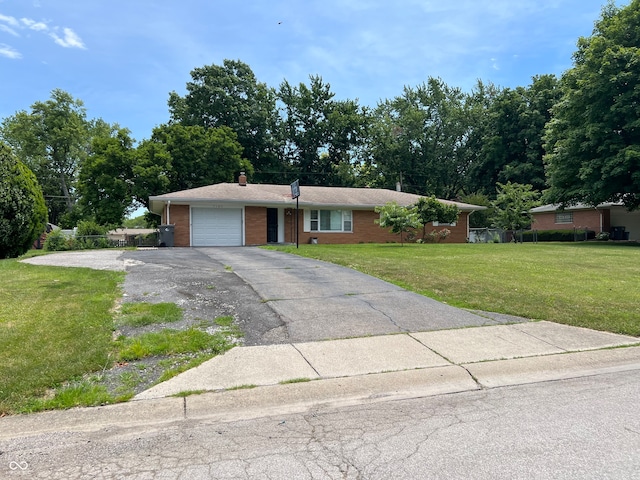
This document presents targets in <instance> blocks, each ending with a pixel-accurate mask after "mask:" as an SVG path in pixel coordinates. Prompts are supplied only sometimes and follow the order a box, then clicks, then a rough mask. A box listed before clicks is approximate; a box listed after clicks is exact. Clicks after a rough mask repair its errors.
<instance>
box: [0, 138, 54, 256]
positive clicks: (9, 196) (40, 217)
mask: <svg viewBox="0 0 640 480" xmlns="http://www.w3.org/2000/svg"><path fill="white" fill-rule="evenodd" d="M46 222H47V207H46V206H45V203H44V197H43V196H42V190H41V188H40V185H39V184H38V181H37V179H36V176H35V175H34V174H33V172H31V170H29V168H28V167H27V166H26V165H25V164H24V163H22V162H21V161H20V160H18V158H17V157H16V156H15V155H14V154H13V152H12V151H11V148H9V146H8V145H5V144H4V143H1V142H0V258H13V257H18V256H20V255H22V254H23V253H25V252H26V251H27V250H29V248H31V246H32V245H33V242H34V241H35V240H36V239H37V238H38V237H39V236H40V235H41V234H42V233H44V231H45V227H46Z"/></svg>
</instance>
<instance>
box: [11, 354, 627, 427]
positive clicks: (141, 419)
mask: <svg viewBox="0 0 640 480" xmlns="http://www.w3.org/2000/svg"><path fill="white" fill-rule="evenodd" d="M628 370H640V347H638V346H632V347H625V348H617V349H609V350H597V351H586V352H574V353H562V354H554V355H547V356H542V357H529V358H514V359H509V360H495V361H487V362H481V363H474V364H465V365H448V366H435V367H429V368H421V369H412V370H404V371H399V372H388V373H375V374H368V375H357V376H351V377H343V378H327V379H320V380H315V381H308V382H301V383H290V384H278V385H269V386H263V387H257V388H251V389H240V390H226V391H222V392H210V393H204V394H201V395H191V396H188V397H184V398H177V397H167V398H160V399H151V400H135V401H132V402H129V403H122V404H117V405H109V406H104V407H95V408H77V409H71V410H66V411H54V412H43V413H37V414H33V415H17V416H12V417H6V418H2V419H0V427H1V429H0V439H2V440H5V439H9V438H16V437H25V436H31V435H36V434H40V433H47V432H77V431H96V430H100V429H102V428H106V427H110V428H114V427H115V428H136V427H140V426H143V425H145V426H148V425H158V426H161V425H162V424H168V423H173V422H179V421H192V420H195V421H199V420H207V421H219V422H227V421H233V420H243V419H251V418H257V417H264V416H275V415H285V414H291V413H301V412H307V411H310V410H312V409H314V408H327V407H338V406H348V405H356V404H363V403H374V402H381V401H391V400H401V399H408V398H419V397H426V396H433V395H443V394H452V393H460V392H467V391H474V390H479V389H490V388H499V387H504V386H510V385H519V384H527V383H537V382H547V381H554V380H562V379H569V378H579V377H584V376H594V375H601V374H605V373H611V372H618V371H628Z"/></svg>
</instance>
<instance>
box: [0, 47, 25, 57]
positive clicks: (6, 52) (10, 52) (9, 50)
mask: <svg viewBox="0 0 640 480" xmlns="http://www.w3.org/2000/svg"><path fill="white" fill-rule="evenodd" d="M0 57H7V58H11V59H14V60H17V59H18V58H22V54H21V53H20V52H18V51H17V50H16V49H14V48H13V47H10V46H9V45H6V44H4V43H0Z"/></svg>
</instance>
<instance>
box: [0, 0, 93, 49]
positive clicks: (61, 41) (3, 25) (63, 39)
mask: <svg viewBox="0 0 640 480" xmlns="http://www.w3.org/2000/svg"><path fill="white" fill-rule="evenodd" d="M0 1H1V0H0ZM24 29H28V30H33V31H36V32H42V33H46V34H48V35H49V36H50V37H51V38H53V40H54V41H55V42H56V43H57V44H58V45H60V46H61V47H64V48H81V49H83V50H84V49H86V47H85V45H84V42H83V41H82V39H81V38H80V36H79V35H78V34H77V33H76V32H74V31H73V30H72V29H70V28H67V27H65V28H63V29H62V35H59V34H58V33H57V32H59V30H60V28H59V27H56V26H52V27H50V26H49V25H48V24H47V22H44V21H36V20H33V19H32V18H26V17H23V18H21V19H20V20H19V21H18V20H17V19H16V18H15V17H10V16H8V15H2V14H0V32H6V33H9V34H10V35H13V36H15V37H19V36H20V34H19V33H18V30H24ZM16 53H17V52H16ZM2 54H3V55H4V56H9V54H8V53H7V51H3V52H2ZM10 58H16V57H10Z"/></svg>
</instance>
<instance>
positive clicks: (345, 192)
mask: <svg viewBox="0 0 640 480" xmlns="http://www.w3.org/2000/svg"><path fill="white" fill-rule="evenodd" d="M419 198H420V196H419V195H413V194H410V193H403V192H397V191H393V190H385V189H375V188H342V187H312V186H301V187H300V197H299V198H298V208H299V210H298V241H299V243H312V242H317V243H369V242H373V243H385V242H399V241H400V237H399V235H395V234H392V233H390V232H389V231H388V229H383V228H381V227H380V226H379V225H377V224H376V223H375V220H377V219H378V218H379V214H377V213H375V211H374V209H375V207H377V206H383V205H385V204H386V203H388V202H393V201H395V202H397V203H398V204H400V205H404V206H409V205H413V204H415V203H416V202H417V201H418V199H419ZM441 202H443V203H447V204H455V205H457V206H458V208H459V210H460V216H459V217H458V221H457V222H456V224H454V225H446V226H445V225H442V224H440V225H437V224H436V225H431V224H430V225H428V226H427V231H428V232H431V231H432V230H433V229H436V230H441V229H443V228H447V229H449V230H450V231H451V234H450V236H449V237H448V238H447V240H446V241H447V242H456V243H463V242H466V241H467V238H468V236H469V215H470V214H471V213H472V212H473V211H475V210H482V209H484V208H485V207H480V206H477V205H469V204H465V203H459V202H451V201H447V200H441ZM149 203H150V208H149V209H150V210H151V212H153V213H155V214H157V215H160V216H161V223H162V224H168V225H174V234H173V244H174V246H176V247H190V246H193V247H199V246H235V245H238V246H240V245H264V244H268V243H295V242H296V221H295V216H296V200H295V199H293V198H292V196H291V188H290V186H289V185H257V184H248V183H247V181H246V177H244V176H243V175H241V176H240V179H239V181H238V183H218V184H215V185H209V186H205V187H200V188H194V189H191V190H183V191H180V192H173V193H167V194H164V195H158V196H152V197H150V198H149Z"/></svg>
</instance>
